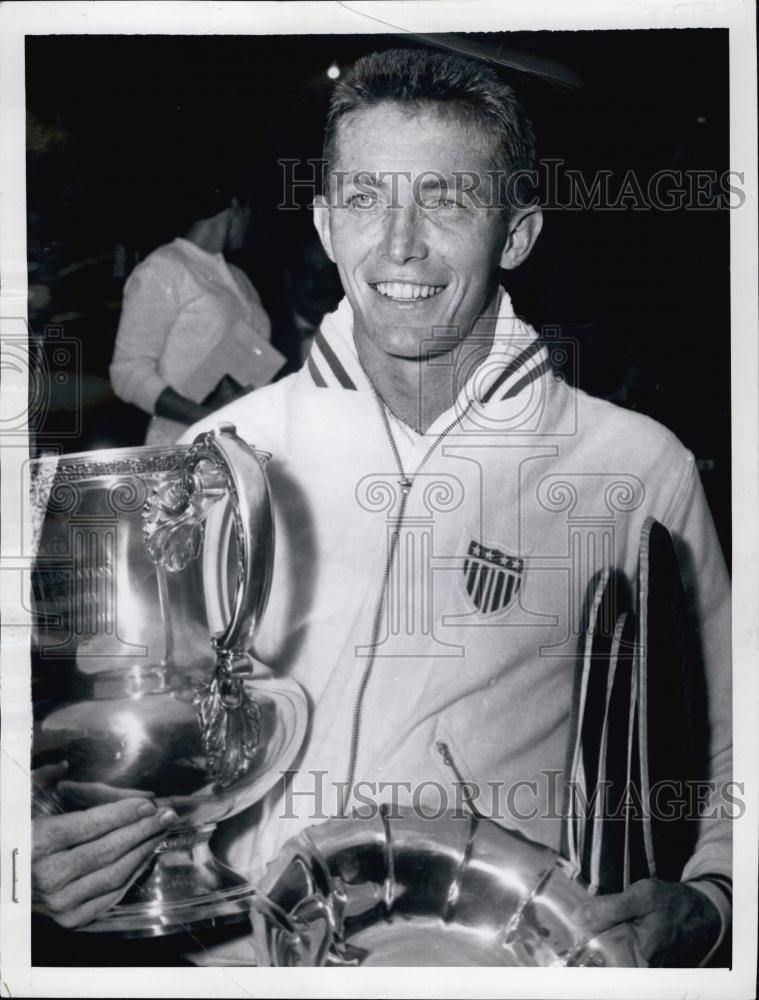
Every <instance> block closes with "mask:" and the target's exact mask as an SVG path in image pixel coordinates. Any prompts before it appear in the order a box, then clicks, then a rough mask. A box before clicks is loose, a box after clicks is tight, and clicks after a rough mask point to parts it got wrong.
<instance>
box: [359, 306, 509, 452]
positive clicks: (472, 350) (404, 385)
mask: <svg viewBox="0 0 759 1000" xmlns="http://www.w3.org/2000/svg"><path fill="white" fill-rule="evenodd" d="M496 302H497V300H496ZM494 315H495V312H494V310H493V309H487V310H485V311H484V316H486V317H489V318H488V319H479V320H477V322H476V323H475V324H474V327H473V328H472V331H471V332H470V333H469V335H468V336H467V337H465V338H463V339H462V340H460V341H458V342H457V343H456V345H455V346H453V347H452V348H451V349H450V351H449V352H445V351H444V352H442V353H440V354H434V355H430V356H429V357H425V358H395V357H393V358H390V357H388V355H387V354H385V353H384V352H383V351H381V350H379V349H377V348H376V347H375V345H374V344H372V343H371V342H369V341H366V340H364V339H363V338H356V349H357V351H358V357H359V361H360V362H361V366H362V367H363V369H364V371H365V372H366V374H367V376H368V377H369V380H370V381H371V383H372V385H373V386H374V388H375V390H376V392H377V394H378V395H379V397H380V398H381V399H382V401H383V402H384V403H385V405H386V406H387V408H388V409H389V410H390V412H391V413H392V414H393V415H394V416H396V417H397V418H398V419H399V420H402V421H403V422H404V423H405V424H407V425H408V426H409V427H412V428H413V429H414V430H416V431H417V432H418V433H420V434H422V433H424V432H425V431H427V430H428V429H429V428H430V426H431V425H432V424H433V423H434V422H435V421H436V420H437V418H438V417H439V416H440V415H441V414H442V413H445V412H446V410H449V409H450V408H451V407H452V406H453V404H454V402H455V401H456V399H457V397H458V395H459V393H460V392H461V389H462V388H463V386H464V383H465V382H466V380H467V379H468V378H469V376H470V375H471V374H472V372H473V371H474V370H475V368H476V367H477V366H478V365H479V364H480V362H482V361H483V360H484V359H485V358H486V357H487V356H488V354H489V353H490V351H491V348H492V346H493V336H494V334H495V321H494V320H493V318H492V317H493V316H494ZM446 354H448V355H449V356H448V357H447V358H446V357H445V355H446Z"/></svg>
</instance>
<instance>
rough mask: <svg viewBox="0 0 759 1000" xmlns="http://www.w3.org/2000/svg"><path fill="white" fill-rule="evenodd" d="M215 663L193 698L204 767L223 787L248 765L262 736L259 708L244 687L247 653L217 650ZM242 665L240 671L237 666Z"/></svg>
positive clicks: (248, 671)
mask: <svg viewBox="0 0 759 1000" xmlns="http://www.w3.org/2000/svg"><path fill="white" fill-rule="evenodd" d="M217 657H218V658H217V661H216V667H215V669H214V672H213V676H212V677H211V679H210V681H209V682H208V683H207V684H202V685H200V686H199V687H198V688H197V690H196V692H195V697H194V699H193V703H194V705H195V706H196V709H197V713H198V722H199V724H200V732H201V737H202V740H203V750H204V752H205V755H206V767H207V770H208V772H209V774H211V775H212V777H213V778H214V780H215V781H216V782H217V784H219V785H221V787H222V788H226V787H227V786H228V785H231V784H232V783H233V782H235V781H237V779H238V778H240V777H241V776H242V775H243V774H245V772H246V771H247V770H248V768H249V767H250V766H251V763H252V762H253V759H254V757H255V753H256V750H257V749H258V745H259V743H260V739H261V708H260V706H259V704H258V702H257V701H256V700H255V698H253V697H251V695H250V694H249V692H248V691H247V690H246V688H245V678H246V677H247V676H250V674H251V660H250V657H248V656H247V654H240V653H238V655H237V657H236V658H235V657H234V656H233V655H232V654H231V653H229V652H228V651H227V650H217ZM239 666H242V672H241V673H237V672H236V668H238V667H239Z"/></svg>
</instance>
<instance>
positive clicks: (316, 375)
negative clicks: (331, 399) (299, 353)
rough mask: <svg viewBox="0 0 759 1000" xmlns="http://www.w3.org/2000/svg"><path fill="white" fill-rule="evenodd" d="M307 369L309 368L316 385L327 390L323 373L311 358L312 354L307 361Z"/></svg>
mask: <svg viewBox="0 0 759 1000" xmlns="http://www.w3.org/2000/svg"><path fill="white" fill-rule="evenodd" d="M306 367H307V368H308V371H309V374H310V375H311V378H312V379H313V380H314V383H315V385H317V386H318V387H319V388H320V389H326V388H327V383H326V382H325V381H324V378H323V377H322V374H321V372H320V371H319V369H318V368H317V367H316V365H315V364H314V359H313V358H312V357H311V355H310V354H309V356H308V360H307V361H306Z"/></svg>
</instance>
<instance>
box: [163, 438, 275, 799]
mask: <svg viewBox="0 0 759 1000" xmlns="http://www.w3.org/2000/svg"><path fill="white" fill-rule="evenodd" d="M267 458H268V456H266V455H263V454H260V453H259V454H257V453H256V452H255V451H254V450H253V449H252V448H251V447H250V446H249V445H247V444H246V443H245V442H244V441H242V440H241V439H240V438H239V437H238V436H237V433H236V430H235V427H234V426H233V425H232V424H229V423H222V424H219V426H218V428H217V429H216V430H214V431H210V432H208V433H205V434H201V435H199V436H198V437H197V438H196V439H195V441H194V442H193V444H192V446H191V448H190V450H189V452H188V453H187V456H186V458H185V460H184V463H183V467H182V487H183V491H184V493H185V496H186V497H187V498H188V503H189V501H190V498H192V496H193V495H194V494H198V493H199V494H200V495H201V496H205V497H209V498H213V497H214V496H219V497H220V496H222V495H228V496H229V499H230V504H231V511H232V522H233V529H234V532H235V538H236V543H237V580H236V586H235V592H234V597H233V600H232V602H231V611H230V616H229V621H228V622H227V624H226V626H224V627H223V628H222V629H221V630H220V631H218V632H216V633H215V634H214V635H213V637H212V639H211V645H212V646H213V649H214V652H215V653H216V665H215V667H214V671H213V675H212V676H211V679H210V681H209V682H208V683H206V684H202V685H201V686H200V687H199V688H198V689H197V691H196V694H195V699H194V702H195V706H196V710H197V717H198V723H199V725H200V730H201V737H202V741H203V750H204V752H205V755H206V761H207V768H208V770H209V772H210V774H211V776H212V777H213V778H214V780H215V781H216V782H217V783H218V784H219V785H221V786H222V787H226V786H228V785H231V784H232V783H233V782H234V781H236V780H237V779H238V778H240V777H241V776H242V775H243V774H245V772H246V771H247V770H248V769H249V767H250V765H251V762H252V760H253V757H254V755H255V752H256V749H257V747H258V744H259V739H260V732H261V712H260V708H259V706H258V703H257V702H256V701H255V699H254V698H252V697H251V695H250V693H249V691H248V690H247V689H246V687H245V678H246V677H249V676H251V674H252V673H253V667H254V661H253V658H252V657H251V656H250V655H249V653H248V652H247V648H248V646H249V645H250V643H251V641H252V638H253V635H254V633H255V630H256V627H257V626H258V623H259V621H260V619H261V615H262V614H263V612H264V609H265V607H266V602H267V600H268V597H269V589H270V586H271V574H272V564H273V557H274V522H273V518H272V511H271V498H270V496H269V486H268V482H267V479H266V474H265V472H264V469H263V465H264V462H265V461H266V459H267ZM226 555H227V553H226V546H220V547H219V551H218V552H217V553H216V560H215V561H216V572H211V573H210V574H208V576H209V577H210V579H207V580H206V586H207V587H208V588H209V591H210V593H209V594H208V598H209V603H210V604H211V605H212V606H213V607H214V608H215V609H217V610H218V609H220V608H225V607H226V606H228V604H229V603H230V602H228V601H227V600H226V599H225V598H226V595H225V594H224V593H222V587H223V584H224V583H225V582H226V573H225V569H224V566H225V562H226Z"/></svg>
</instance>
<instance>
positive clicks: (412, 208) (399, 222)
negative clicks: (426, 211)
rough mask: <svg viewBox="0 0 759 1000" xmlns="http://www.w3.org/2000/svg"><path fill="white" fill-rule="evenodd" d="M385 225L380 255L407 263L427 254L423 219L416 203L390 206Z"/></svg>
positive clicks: (396, 261) (395, 262)
mask: <svg viewBox="0 0 759 1000" xmlns="http://www.w3.org/2000/svg"><path fill="white" fill-rule="evenodd" d="M384 227H385V231H384V234H383V239H382V246H381V247H380V257H384V258H385V259H386V260H390V261H392V262H393V263H394V264H406V263H408V261H410V260H423V259H424V258H425V257H426V256H427V244H426V242H425V239H424V234H423V232H422V220H421V219H420V218H419V212H418V211H417V206H416V205H414V204H411V205H403V206H401V207H398V208H389V209H388V210H387V211H386V213H385V221H384Z"/></svg>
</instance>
